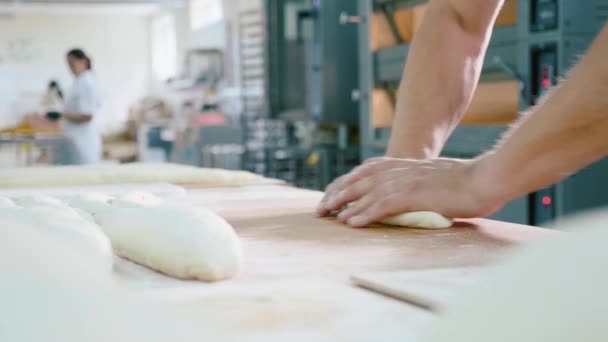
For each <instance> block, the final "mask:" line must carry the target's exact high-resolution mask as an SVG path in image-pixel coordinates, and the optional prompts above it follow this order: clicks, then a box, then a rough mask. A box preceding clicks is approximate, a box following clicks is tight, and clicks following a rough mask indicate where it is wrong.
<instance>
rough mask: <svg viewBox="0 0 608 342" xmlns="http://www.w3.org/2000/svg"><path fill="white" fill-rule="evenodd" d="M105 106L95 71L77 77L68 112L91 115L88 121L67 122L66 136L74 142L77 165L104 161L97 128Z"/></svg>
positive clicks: (67, 108) (67, 101) (71, 91)
mask: <svg viewBox="0 0 608 342" xmlns="http://www.w3.org/2000/svg"><path fill="white" fill-rule="evenodd" d="M100 105H101V101H100V96H99V89H98V88H97V80H96V79H95V75H94V74H93V72H91V71H85V72H83V73H82V74H80V75H79V76H78V77H76V79H75V81H74V84H73V85H72V89H71V90H70V92H69V93H68V95H67V97H66V100H65V105H64V112H66V113H77V114H85V115H91V116H92V117H93V118H92V120H91V121H88V122H70V121H67V120H64V121H63V131H64V134H65V135H66V136H67V137H68V138H69V139H70V140H71V142H72V144H73V146H74V149H73V150H74V151H73V153H74V154H75V155H74V156H71V158H70V160H72V161H73V163H74V164H95V163H99V162H100V161H101V153H102V152H101V135H100V134H99V132H98V130H97V127H96V121H97V120H96V119H97V118H96V114H97V112H98V110H99V107H100Z"/></svg>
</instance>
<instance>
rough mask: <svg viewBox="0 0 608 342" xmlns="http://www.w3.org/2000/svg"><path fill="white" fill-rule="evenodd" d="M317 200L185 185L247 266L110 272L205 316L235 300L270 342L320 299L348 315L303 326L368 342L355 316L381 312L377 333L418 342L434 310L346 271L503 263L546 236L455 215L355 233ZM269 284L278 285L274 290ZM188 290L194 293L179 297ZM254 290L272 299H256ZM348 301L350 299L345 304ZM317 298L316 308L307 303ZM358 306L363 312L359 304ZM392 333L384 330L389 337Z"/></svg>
mask: <svg viewBox="0 0 608 342" xmlns="http://www.w3.org/2000/svg"><path fill="white" fill-rule="evenodd" d="M321 196H322V193H320V192H315V191H308V190H300V189H294V188H291V187H287V186H277V185H265V186H247V187H233V188H209V189H203V188H195V189H189V190H188V196H187V197H185V198H184V199H182V200H185V201H188V202H190V203H193V204H195V205H200V206H206V207H209V208H211V209H213V210H215V211H216V212H217V213H218V214H220V215H221V216H223V217H224V218H225V219H227V220H228V221H229V222H230V223H231V224H232V225H233V226H234V228H235V229H236V231H237V233H238V234H239V236H240V237H241V239H242V242H243V246H244V263H243V266H242V269H241V272H240V274H239V275H238V276H237V277H236V278H234V279H231V280H228V281H225V282H220V283H214V284H205V283H200V282H184V281H179V280H175V279H171V278H168V277H165V276H163V275H160V274H158V273H154V272H152V271H149V270H147V269H144V268H143V267H140V266H137V265H134V264H132V263H129V262H127V261H124V260H120V261H119V262H118V265H117V272H118V273H119V274H120V276H121V278H123V279H124V280H126V281H127V282H128V283H129V284H130V286H132V287H133V288H144V289H145V288H152V289H155V290H159V291H163V290H167V291H173V292H174V294H175V293H181V297H184V296H185V297H186V298H189V300H187V301H186V302H187V303H190V304H188V305H197V304H196V303H207V302H208V301H212V302H213V303H215V304H214V305H215V306H214V307H209V306H208V305H207V304H205V305H202V306H201V307H200V310H203V311H204V312H207V311H209V310H216V312H224V311H226V312H232V311H234V310H236V309H234V307H233V306H235V305H236V306H238V308H239V310H236V311H238V315H236V314H235V315H232V314H231V315H228V314H225V315H224V316H226V317H224V316H222V317H224V318H223V320H225V321H230V322H232V321H234V322H232V323H231V324H233V325H235V326H238V327H242V326H243V324H242V323H243V320H246V321H247V322H249V320H250V319H253V318H255V320H254V321H253V322H254V324H253V325H249V323H247V324H246V326H247V327H248V328H247V329H245V330H242V331H240V330H239V333H238V334H243V335H246V334H248V333H251V331H255V332H263V335H262V336H266V337H268V338H269V340H274V339H273V337H274V336H276V335H274V334H276V333H277V331H281V329H283V328H285V329H288V330H289V331H295V330H293V329H292V328H294V327H297V329H300V328H299V327H300V326H301V323H302V322H300V319H301V318H302V317H303V315H304V316H306V315H308V316H306V317H308V319H310V317H309V316H310V315H309V313H310V312H309V311H306V310H308V309H307V308H308V307H309V306H311V305H312V306H317V305H318V306H320V307H321V308H319V307H317V309H315V310H316V311H319V310H320V311H323V310H325V309H322V307H323V305H329V304H328V303H330V302H331V303H332V304H331V305H332V307H334V309H335V307H336V306H337V307H340V312H348V315H347V316H344V315H342V314H340V315H338V314H335V315H336V316H335V317H334V316H331V317H330V318H328V320H327V321H324V322H318V323H314V324H312V323H311V324H310V325H308V326H306V327H305V328H302V329H304V330H302V331H305V332H317V333H318V332H319V331H321V332H322V331H324V329H328V328H327V326H328V325H327V324H329V323H327V322H334V323H335V324H338V325H340V324H343V323H344V324H345V325H344V326H343V327H342V328H335V332H336V333H340V334H342V333H344V334H345V335H340V336H343V337H345V338H346V339H345V340H348V338H349V337H354V338H355V339H354V340H370V341H371V340H376V339H374V338H364V337H365V336H368V335H365V334H366V333H369V329H367V326H369V325H365V324H359V323H357V322H362V321H365V320H366V319H368V318H369V319H378V318H379V317H382V319H381V322H382V324H383V331H385V332H386V333H390V332H392V333H390V334H392V335H391V336H392V337H398V336H399V337H400V338H403V337H404V336H411V338H406V339H405V340H408V341H415V340H417V339H418V337H419V336H420V334H422V333H423V332H424V331H425V329H427V328H428V326H429V325H430V324H431V323H432V321H433V320H434V319H436V317H435V315H433V314H431V313H430V312H428V311H426V310H423V309H422V308H419V307H416V306H413V305H410V304H408V303H405V302H401V301H398V300H396V299H392V298H388V297H383V296H381V295H379V294H376V293H374V292H371V291H366V290H364V289H360V288H356V287H355V286H354V285H353V284H352V283H351V282H350V280H349V279H350V276H352V275H355V274H361V273H370V272H386V271H400V270H409V269H428V268H446V267H448V268H449V267H461V266H478V265H485V264H488V263H492V262H493V261H496V260H498V259H500V258H501V256H503V255H505V253H508V251H510V250H512V248H513V247H514V246H517V245H519V244H521V243H524V242H527V241H532V240H535V239H539V238H543V237H545V236H547V235H550V234H551V232H550V231H547V230H544V229H540V228H534V227H528V226H521V225H515V224H508V223H503V222H496V221H491V220H484V219H475V220H466V221H458V222H457V223H456V224H455V226H454V228H451V229H446V230H422V229H405V228H391V227H388V226H380V225H378V226H375V227H370V228H367V229H354V228H350V227H348V226H345V225H343V224H340V223H339V222H336V221H335V220H334V219H327V218H318V217H316V215H315V214H314V211H315V207H316V205H317V203H318V202H319V200H320V199H321ZM318 281H321V282H322V284H325V285H322V286H321V288H324V289H325V290H322V291H321V290H319V291H315V290H314V288H315V287H316V286H319V285H318V284H319V283H318ZM277 284H278V285H277ZM281 284H287V285H285V286H282V285H281ZM328 284H330V285H328ZM273 286H278V287H277V288H276V289H273ZM311 286H312V287H311ZM239 288H240V289H242V290H243V291H250V292H249V296H247V295H245V296H240V295H236V294H238V293H240V292H239V291H238V289H239ZM188 291H194V293H189V294H187V295H186V293H187V292H188ZM251 291H253V292H251ZM352 291H356V292H352ZM316 292H319V297H317V296H316V295H314V298H309V297H311V296H313V295H312V293H316ZM321 292H322V293H321ZM351 292H352V293H351ZM226 293H228V294H229V298H232V299H230V300H227V301H217V300H215V299H214V298H220V297H221V298H224V297H222V296H224V295H225V294H226ZM261 295H264V296H269V297H268V298H271V299H272V300H271V301H269V302H268V303H266V302H260V300H259V298H260V296H261ZM351 295H352V296H353V297H350V296H351ZM294 296H296V297H297V298H300V299H299V301H298V300H296V302H298V303H301V304H302V303H305V302H307V300H306V299H304V297H306V296H308V297H307V298H308V299H309V300H311V301H312V302H311V304H310V305H304V304H302V305H299V304H298V303H296V302H294V300H295V299H293V298H294ZM355 296H356V297H355ZM235 298H236V299H235ZM264 298H267V297H264ZM353 298H358V299H356V300H355V299H353ZM353 300H355V301H356V302H357V303H352V301H353ZM316 302H318V304H314V303H316ZM264 303H266V304H264ZM290 303H292V304H293V305H292V304H290ZM237 304H238V305H237ZM358 306H360V307H361V310H358V309H357V307H358ZM366 307H374V308H377V310H378V311H377V312H376V314H374V315H375V316H374V317H369V316H370V312H368V311H366V310H365V308H366ZM383 307H384V308H386V310H384V309H382V308H383ZM334 309H332V310H334ZM231 310H232V311H231ZM328 310H329V309H328ZM316 311H315V312H316ZM334 311H335V310H334ZM334 311H331V310H329V311H327V312H334ZM258 312H264V315H262V316H263V317H265V318H260V316H259V315H258V314H257V313H258ZM323 312H325V311H323ZM220 315H222V314H220ZM332 315H333V314H332ZM328 317H329V316H328ZM296 321H297V322H296ZM349 322H350V323H349ZM332 324H333V323H332ZM360 325H362V326H360ZM229 326H232V325H229ZM340 326H341V325H340ZM359 326H360V327H359ZM349 327H350V328H349ZM290 329H291V330H290ZM294 329H295V328H294ZM297 329H296V330H297ZM332 329H333V328H332ZM366 329H367V330H366ZM401 333H403V334H404V335H401ZM362 334H363V335H362ZM390 334H389V335H390ZM389 335H387V336H386V337H387V338H388V339H390V338H389V337H391V336H389ZM371 336H373V335H371ZM381 336H382V335H379V336H377V337H378V338H380V337H381ZM357 337H359V338H358V339H357ZM279 340H280V339H279ZM343 340H344V339H343ZM400 340H404V339H400Z"/></svg>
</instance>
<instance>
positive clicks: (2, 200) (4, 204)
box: [0, 197, 17, 208]
mask: <svg viewBox="0 0 608 342" xmlns="http://www.w3.org/2000/svg"><path fill="white" fill-rule="evenodd" d="M0 208H17V205H16V204H15V202H14V201H13V200H11V199H10V198H6V197H0Z"/></svg>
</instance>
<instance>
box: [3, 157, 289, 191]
mask: <svg viewBox="0 0 608 342" xmlns="http://www.w3.org/2000/svg"><path fill="white" fill-rule="evenodd" d="M126 183H173V184H197V185H205V186H238V185H245V184H268V183H277V181H275V180H271V179H267V178H264V177H262V176H259V175H256V174H253V173H250V172H246V171H231V170H221V169H206V168H198V167H193V166H186V165H177V164H169V163H163V164H152V163H132V164H120V165H89V166H53V167H36V168H8V169H0V188H23V187H45V186H46V187H48V186H77V185H95V184H126Z"/></svg>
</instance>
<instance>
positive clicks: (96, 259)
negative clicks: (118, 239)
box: [0, 199, 113, 273]
mask: <svg viewBox="0 0 608 342" xmlns="http://www.w3.org/2000/svg"><path fill="white" fill-rule="evenodd" d="M20 202H21V203H38V204H36V205H33V206H31V207H25V208H22V207H14V208H0V219H1V220H2V225H3V226H4V225H6V226H28V227H30V228H29V229H30V230H33V231H35V232H37V233H38V234H42V235H49V236H51V237H52V238H53V239H57V240H59V241H60V242H61V243H62V244H64V245H65V246H66V247H67V248H69V249H71V250H73V251H74V253H76V254H77V255H78V258H80V259H81V262H83V263H87V264H88V265H89V267H91V269H95V270H99V271H100V272H102V273H109V272H111V270H112V265H113V254H112V248H111V244H110V241H109V240H108V238H107V237H106V236H105V235H104V234H103V232H101V230H99V228H98V227H97V225H96V224H94V223H93V222H91V221H92V219H91V220H86V219H84V218H83V217H82V216H81V214H80V213H79V212H78V211H76V210H74V209H72V208H70V207H68V206H57V207H55V206H52V205H47V206H45V205H42V204H40V202H39V201H38V199H22V200H20ZM51 202H52V203H55V204H57V203H61V202H60V201H58V200H57V199H51V201H50V202H49V203H51ZM87 215H88V214H87ZM28 250H31V251H36V249H31V248H29V247H28ZM36 253H37V252H36Z"/></svg>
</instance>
